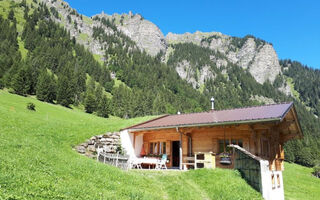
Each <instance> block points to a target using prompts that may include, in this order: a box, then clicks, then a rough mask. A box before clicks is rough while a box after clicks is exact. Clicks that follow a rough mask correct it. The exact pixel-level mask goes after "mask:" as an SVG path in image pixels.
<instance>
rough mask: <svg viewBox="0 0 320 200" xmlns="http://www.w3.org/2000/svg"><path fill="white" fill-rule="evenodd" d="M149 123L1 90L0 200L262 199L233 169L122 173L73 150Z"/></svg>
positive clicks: (139, 119)
mask: <svg viewBox="0 0 320 200" xmlns="http://www.w3.org/2000/svg"><path fill="white" fill-rule="evenodd" d="M28 102H33V103H35V104H36V109H37V111H36V112H32V111H28V110H27V109H26V104H27V103H28ZM148 118H150V117H144V118H137V119H132V120H122V119H118V118H111V119H103V118H99V117H96V116H94V115H89V114H85V113H83V112H81V111H79V110H70V109H67V108H64V107H61V106H56V105H51V104H47V103H42V102H39V101H37V100H35V99H33V98H25V97H20V96H17V95H13V94H9V93H7V92H5V91H3V90H0V149H1V151H0V199H3V198H8V197H12V198H17V199H43V198H46V199H79V198H80V199H199V198H200V199H260V198H261V196H260V195H259V193H257V192H256V191H254V190H253V189H252V188H250V187H249V186H248V185H247V184H246V183H245V181H244V180H242V179H241V178H240V176H239V175H238V174H237V172H235V171H232V170H199V171H190V172H186V173H181V172H140V171H129V172H124V171H121V170H119V169H117V168H114V167H110V166H107V165H104V164H101V163H97V162H96V161H95V160H92V159H89V158H87V157H84V156H81V155H79V154H78V153H76V152H75V151H74V150H72V147H73V146H74V145H76V144H79V143H81V142H83V141H85V140H86V139H87V138H89V137H90V136H92V135H96V134H101V133H104V132H106V131H116V130H119V129H120V128H122V127H125V126H128V125H130V124H133V123H137V122H140V121H143V120H146V119H148Z"/></svg>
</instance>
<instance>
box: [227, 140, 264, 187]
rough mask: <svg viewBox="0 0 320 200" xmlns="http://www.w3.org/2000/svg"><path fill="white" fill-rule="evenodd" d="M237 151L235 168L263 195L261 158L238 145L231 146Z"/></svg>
mask: <svg viewBox="0 0 320 200" xmlns="http://www.w3.org/2000/svg"><path fill="white" fill-rule="evenodd" d="M229 146H230V147H232V148H234V150H235V153H236V154H235V161H234V168H235V169H237V170H238V171H239V172H240V174H241V176H242V177H243V178H244V179H245V180H246V181H247V182H248V183H249V184H250V185H251V186H252V187H253V188H254V189H256V190H257V191H259V192H261V193H262V183H261V167H260V160H261V158H259V157H257V156H255V155H253V154H251V153H250V152H248V151H247V150H245V149H243V148H241V147H240V146H238V145H229Z"/></svg>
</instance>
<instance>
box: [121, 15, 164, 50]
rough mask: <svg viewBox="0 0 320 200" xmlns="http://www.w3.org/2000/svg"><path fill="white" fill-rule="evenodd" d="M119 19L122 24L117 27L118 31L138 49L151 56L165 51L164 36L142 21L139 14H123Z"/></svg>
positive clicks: (155, 27) (146, 21) (150, 24)
mask: <svg viewBox="0 0 320 200" xmlns="http://www.w3.org/2000/svg"><path fill="white" fill-rule="evenodd" d="M121 18H122V23H120V24H119V25H118V28H119V30H121V31H122V32H123V33H125V34H126V35H127V36H129V37H130V38H131V39H132V40H133V41H135V42H136V44H137V46H138V47H139V48H140V49H142V50H145V51H146V52H147V53H148V54H150V55H151V56H155V55H157V54H158V53H159V52H160V51H162V52H165V51H166V48H167V44H166V40H165V38H164V35H163V33H162V32H161V30H160V29H159V28H158V27H157V26H156V25H155V24H153V23H151V22H150V21H148V20H145V19H143V18H142V17H141V15H139V14H136V15H132V14H131V13H129V15H127V14H123V15H121Z"/></svg>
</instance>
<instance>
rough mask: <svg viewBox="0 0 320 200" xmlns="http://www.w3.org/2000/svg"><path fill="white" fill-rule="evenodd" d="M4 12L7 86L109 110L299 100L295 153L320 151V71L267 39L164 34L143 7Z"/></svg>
mask: <svg viewBox="0 0 320 200" xmlns="http://www.w3.org/2000/svg"><path fill="white" fill-rule="evenodd" d="M0 15H1V17H0V26H1V29H0V36H1V37H0V42H1V43H0V44H1V50H0V63H1V65H0V88H7V89H8V90H9V91H11V92H13V93H16V94H19V95H22V96H28V95H32V96H36V97H37V99H39V100H41V101H45V102H49V103H55V104H60V105H63V106H65V107H72V106H76V107H78V108H81V109H83V110H85V111H86V112H87V113H92V114H95V115H98V116H101V117H106V118H107V117H109V116H111V115H112V116H118V117H121V118H134V117H140V116H146V115H159V114H164V113H169V114H172V113H177V112H178V111H180V112H182V113H189V112H198V111H205V110H208V109H209V108H210V105H209V103H210V102H209V99H210V98H211V97H212V96H214V97H215V99H216V109H226V108H235V107H243V106H252V105H260V104H268V103H278V102H284V101H294V102H295V106H296V107H297V111H298V116H299V117H300V121H301V126H302V128H303V132H304V135H305V137H304V138H303V139H302V140H296V141H292V142H289V143H288V144H287V145H286V159H287V160H288V161H293V162H296V163H299V164H303V165H306V166H313V165H315V164H316V163H317V162H319V160H320V140H319V135H320V121H319V119H318V112H319V101H318V97H319V94H320V93H319V88H320V87H319V81H318V80H319V73H317V72H316V71H315V70H313V69H309V68H307V67H304V66H303V65H302V64H291V63H290V62H286V61H279V59H278V57H277V54H276V52H275V50H274V49H273V47H272V44H270V43H268V42H267V41H264V40H262V39H258V38H256V37H254V36H252V35H248V36H246V37H244V38H238V37H233V36H228V35H224V34H222V33H216V32H212V33H202V32H196V33H192V34H191V33H185V34H181V35H178V34H168V35H167V36H166V37H164V36H163V34H162V33H161V30H159V29H158V28H157V26H156V25H155V24H153V23H151V22H150V21H148V20H146V19H144V18H143V17H142V16H141V15H140V14H133V13H131V12H130V13H129V14H113V15H108V14H105V13H102V14H98V15H95V16H92V17H87V16H84V15H82V14H79V13H78V12H77V11H76V10H75V9H73V8H71V7H70V6H69V5H68V4H67V3H66V2H64V1H61V0H41V1H40V0H33V1H31V0H28V1H25V0H16V1H9V0H2V1H0ZM296 72H298V73H296ZM297 74H299V75H297ZM309 77H312V79H310V78H309Z"/></svg>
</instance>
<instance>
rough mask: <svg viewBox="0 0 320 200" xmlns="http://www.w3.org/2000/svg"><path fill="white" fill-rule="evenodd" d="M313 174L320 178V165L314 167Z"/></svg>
mask: <svg viewBox="0 0 320 200" xmlns="http://www.w3.org/2000/svg"><path fill="white" fill-rule="evenodd" d="M313 175H315V176H316V177H318V178H320V165H316V166H314V167H313Z"/></svg>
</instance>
